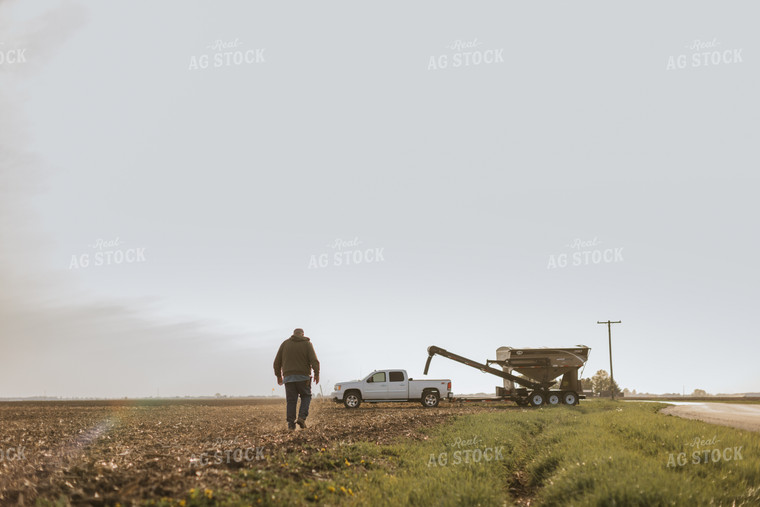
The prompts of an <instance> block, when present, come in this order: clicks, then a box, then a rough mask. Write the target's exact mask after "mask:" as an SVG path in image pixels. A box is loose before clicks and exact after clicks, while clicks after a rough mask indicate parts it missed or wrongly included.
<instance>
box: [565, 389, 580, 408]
mask: <svg viewBox="0 0 760 507" xmlns="http://www.w3.org/2000/svg"><path fill="white" fill-rule="evenodd" d="M562 403H564V404H565V405H577V404H578V395H577V394H575V393H574V392H572V391H565V392H564V393H562Z"/></svg>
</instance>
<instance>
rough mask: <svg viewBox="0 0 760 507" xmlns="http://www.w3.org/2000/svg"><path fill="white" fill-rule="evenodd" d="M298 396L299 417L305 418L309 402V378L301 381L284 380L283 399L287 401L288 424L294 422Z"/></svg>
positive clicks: (307, 413)
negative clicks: (299, 398)
mask: <svg viewBox="0 0 760 507" xmlns="http://www.w3.org/2000/svg"><path fill="white" fill-rule="evenodd" d="M298 396H301V409H300V410H299V411H298V418H299V419H306V418H307V417H308V415H309V403H311V379H309V380H304V381H302V382H285V399H286V400H287V402H288V411H287V418H288V425H291V426H292V425H294V424H295V423H296V405H297V404H298Z"/></svg>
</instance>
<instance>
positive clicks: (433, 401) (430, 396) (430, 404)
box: [422, 391, 440, 408]
mask: <svg viewBox="0 0 760 507" xmlns="http://www.w3.org/2000/svg"><path fill="white" fill-rule="evenodd" d="M439 401H440V397H439V396H438V391H426V392H424V393H422V406H423V407H425V408H434V407H437V406H438V402H439Z"/></svg>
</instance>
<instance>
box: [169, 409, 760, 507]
mask: <svg viewBox="0 0 760 507" xmlns="http://www.w3.org/2000/svg"><path fill="white" fill-rule="evenodd" d="M663 406H664V405H661V404H656V403H619V402H612V401H596V400H594V401H586V402H582V404H581V405H580V406H577V407H553V408H543V409H522V410H519V409H518V410H515V409H509V410H506V409H505V410H504V411H499V412H488V413H483V414H475V415H468V416H462V417H459V418H457V419H455V420H454V421H453V422H452V423H450V424H447V425H443V426H439V427H435V428H429V429H428V430H427V435H428V438H427V440H423V441H399V442H397V443H395V444H393V445H386V446H377V445H374V444H370V443H358V444H352V445H337V446H335V447H333V448H329V449H325V450H324V451H323V450H321V449H304V450H302V452H297V453H293V452H290V453H282V454H280V455H274V456H272V457H271V458H270V459H269V462H268V465H267V466H266V467H264V468H263V469H257V470H243V471H239V472H230V474H231V482H230V490H229V491H227V492H211V494H210V495H209V494H206V492H199V491H195V492H193V493H188V495H187V497H186V498H185V502H186V504H187V505H240V504H246V505H247V504H253V505H318V504H320V505H321V504H326V505H354V504H356V505H372V506H382V505H389V506H390V505H394V506H395V505H411V506H426V505H444V506H445V505H468V506H469V505H505V504H506V505H518V504H525V503H527V501H528V500H530V504H531V505H546V506H565V505H578V506H591V505H594V506H597V505H605V506H606V505H621V506H629V505H632V506H639V505H640V506H659V505H689V506H691V505H737V506H739V505H747V506H749V505H760V435H759V434H757V433H753V432H749V431H741V430H736V429H732V428H727V427H722V426H714V425H709V424H706V423H702V422H698V421H690V420H685V419H680V418H676V417H672V416H665V415H661V414H658V413H657V410H659V409H660V408H662V407H663ZM473 438H476V439H477V441H476V442H475V443H474V444H466V443H461V442H462V441H466V440H471V439H473ZM695 438H699V439H701V440H705V439H712V438H715V439H716V441H717V443H716V444H715V445H709V446H708V448H709V449H713V448H720V449H723V448H725V447H731V448H734V447H739V446H741V448H742V451H741V454H742V456H743V459H741V460H732V461H726V462H724V461H722V460H721V461H720V462H711V463H700V464H694V463H692V459H693V456H692V451H693V450H694V449H693V448H692V447H690V446H689V445H688V443H689V442H693V440H694V439H695ZM457 442H460V444H459V445H458V444H457ZM476 448H477V449H481V451H482V449H484V448H491V449H500V450H501V453H500V458H501V459H498V460H497V459H492V460H491V461H487V462H486V461H484V460H482V459H481V461H480V462H474V457H473V456H472V455H471V456H470V457H471V458H472V459H471V461H472V462H470V463H465V457H466V454H465V453H464V451H465V450H467V449H470V450H474V449H476ZM456 451H460V462H459V463H456V462H455V461H456V459H455V456H456V455H455V454H454V453H455V452H456ZM681 452H685V453H687V455H688V462H687V463H686V464H685V465H683V466H678V465H677V464H676V466H668V461H669V457H670V454H673V455H674V457H676V456H677V455H678V453H681ZM443 454H445V455H446V456H447V458H448V461H447V463H446V464H445V465H444V464H442V463H440V464H439V462H438V457H439V456H442V455H443ZM431 456H434V457H436V458H435V459H431ZM493 457H494V458H495V455H493ZM209 496H211V498H209ZM159 504H160V503H159ZM167 504H172V505H176V502H168V503H167Z"/></svg>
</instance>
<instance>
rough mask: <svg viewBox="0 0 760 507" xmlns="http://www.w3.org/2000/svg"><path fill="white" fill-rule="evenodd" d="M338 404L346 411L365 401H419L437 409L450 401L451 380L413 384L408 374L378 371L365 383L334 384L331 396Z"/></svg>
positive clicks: (363, 381) (401, 371)
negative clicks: (444, 399)
mask: <svg viewBox="0 0 760 507" xmlns="http://www.w3.org/2000/svg"><path fill="white" fill-rule="evenodd" d="M330 396H331V397H332V399H333V400H334V401H335V402H336V403H341V402H342V403H343V404H344V405H345V406H346V408H356V407H358V406H359V405H361V402H362V401H366V402H368V403H379V402H387V401H419V402H421V403H422V405H423V406H424V407H428V408H432V407H437V406H438V402H439V401H440V399H441V398H451V397H452V396H453V393H452V391H451V380H448V379H438V380H428V379H425V380H414V379H411V378H409V377H408V376H407V374H406V370H375V371H373V372H372V373H370V374H369V375H367V377H365V378H364V380H353V381H351V382H341V383H339V384H335V391H333V393H332V394H331V395H330Z"/></svg>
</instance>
